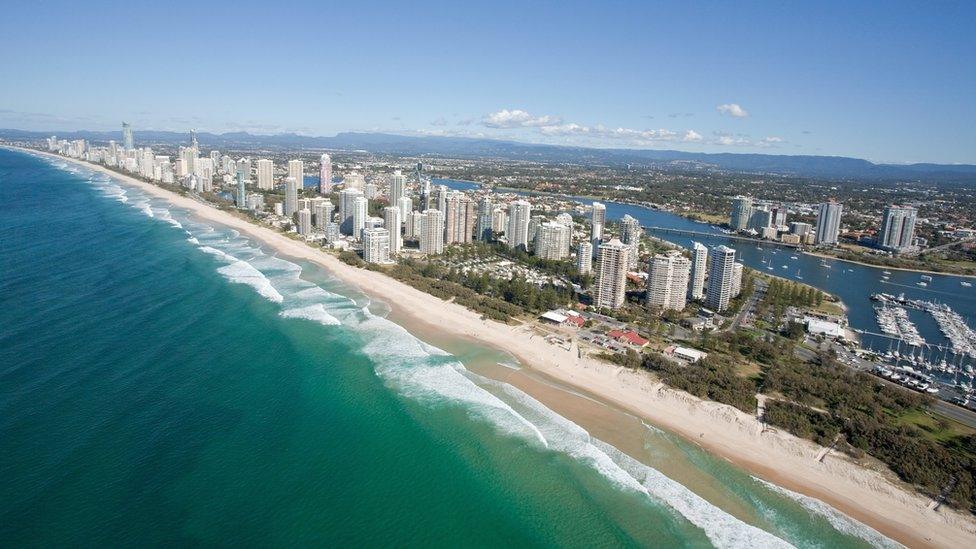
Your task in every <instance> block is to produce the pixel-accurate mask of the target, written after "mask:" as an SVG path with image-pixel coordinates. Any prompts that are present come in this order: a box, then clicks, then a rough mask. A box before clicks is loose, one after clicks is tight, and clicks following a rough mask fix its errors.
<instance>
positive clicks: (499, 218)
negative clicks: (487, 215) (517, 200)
mask: <svg viewBox="0 0 976 549" xmlns="http://www.w3.org/2000/svg"><path fill="white" fill-rule="evenodd" d="M507 230H508V212H506V211H505V209H504V208H495V209H494V210H492V212H491V232H493V233H495V234H501V233H503V232H505V231H507Z"/></svg>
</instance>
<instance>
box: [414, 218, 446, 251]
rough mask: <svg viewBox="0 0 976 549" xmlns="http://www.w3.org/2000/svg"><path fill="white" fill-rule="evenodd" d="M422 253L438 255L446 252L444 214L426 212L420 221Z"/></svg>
mask: <svg viewBox="0 0 976 549" xmlns="http://www.w3.org/2000/svg"><path fill="white" fill-rule="evenodd" d="M419 236H420V252H421V253H425V254H430V255H436V254H440V253H443V252H444V212H442V211H440V210H434V209H428V210H424V213H423V217H422V218H421V220H420V235H419Z"/></svg>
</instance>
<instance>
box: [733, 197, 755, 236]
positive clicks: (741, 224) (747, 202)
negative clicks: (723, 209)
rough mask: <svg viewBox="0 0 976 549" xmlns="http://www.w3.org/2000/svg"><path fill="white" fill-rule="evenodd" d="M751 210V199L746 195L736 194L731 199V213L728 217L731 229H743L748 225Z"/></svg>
mask: <svg viewBox="0 0 976 549" xmlns="http://www.w3.org/2000/svg"><path fill="white" fill-rule="evenodd" d="M752 210H753V208H752V199H751V198H749V197H748V196H737V197H735V198H733V199H732V215H731V216H730V218H729V225H730V226H731V227H732V230H733V231H744V230H746V229H747V228H748V227H749V221H750V220H751V219H752Z"/></svg>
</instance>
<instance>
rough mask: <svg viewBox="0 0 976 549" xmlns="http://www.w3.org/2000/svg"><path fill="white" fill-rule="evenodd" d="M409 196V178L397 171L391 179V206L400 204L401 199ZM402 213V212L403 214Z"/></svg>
mask: <svg viewBox="0 0 976 549" xmlns="http://www.w3.org/2000/svg"><path fill="white" fill-rule="evenodd" d="M406 195H407V178H406V177H405V176H404V175H403V172H401V171H400V170H397V171H395V172H393V177H392V178H391V179H390V200H389V202H390V204H399V203H400V199H401V198H403V197H404V196H406ZM401 213H402V212H401Z"/></svg>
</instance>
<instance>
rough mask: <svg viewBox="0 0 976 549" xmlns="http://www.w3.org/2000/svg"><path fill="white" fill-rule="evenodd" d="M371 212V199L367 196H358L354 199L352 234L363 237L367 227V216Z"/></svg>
mask: <svg viewBox="0 0 976 549" xmlns="http://www.w3.org/2000/svg"><path fill="white" fill-rule="evenodd" d="M368 213H369V200H368V199H367V198H366V197H365V196H357V197H356V198H355V199H354V200H353V201H352V236H353V238H362V232H363V229H365V228H366V216H367V214H368Z"/></svg>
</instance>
